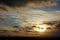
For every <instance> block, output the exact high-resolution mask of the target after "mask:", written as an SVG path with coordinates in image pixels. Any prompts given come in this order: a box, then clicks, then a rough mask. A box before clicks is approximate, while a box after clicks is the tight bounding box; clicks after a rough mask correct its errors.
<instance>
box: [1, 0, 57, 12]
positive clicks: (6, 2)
mask: <svg viewBox="0 0 60 40" xmlns="http://www.w3.org/2000/svg"><path fill="white" fill-rule="evenodd" d="M56 4H57V3H56V0H0V9H2V10H5V11H8V8H7V7H11V8H16V7H18V8H19V7H27V8H28V7H36V8H37V7H43V6H54V5H56Z"/></svg>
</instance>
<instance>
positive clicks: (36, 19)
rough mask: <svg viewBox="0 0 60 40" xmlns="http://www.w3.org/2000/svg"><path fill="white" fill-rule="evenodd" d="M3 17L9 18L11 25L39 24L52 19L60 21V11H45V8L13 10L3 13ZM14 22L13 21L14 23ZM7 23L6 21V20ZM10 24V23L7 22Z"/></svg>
mask: <svg viewBox="0 0 60 40" xmlns="http://www.w3.org/2000/svg"><path fill="white" fill-rule="evenodd" d="M0 15H2V16H1V17H5V18H6V19H9V20H8V23H9V25H10V24H12V25H14V26H15V25H20V26H23V27H24V26H26V25H29V26H31V25H33V24H39V23H42V22H45V21H46V22H50V21H60V18H59V17H60V11H56V10H54V11H43V10H25V11H21V10H20V12H16V11H11V12H7V13H2V14H0ZM12 22H13V23H12ZM5 24H6V22H5ZM7 25H8V24H7Z"/></svg>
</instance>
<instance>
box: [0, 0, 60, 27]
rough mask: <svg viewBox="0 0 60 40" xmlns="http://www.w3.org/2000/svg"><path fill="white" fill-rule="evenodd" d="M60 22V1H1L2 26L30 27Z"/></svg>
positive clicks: (0, 24)
mask: <svg viewBox="0 0 60 40" xmlns="http://www.w3.org/2000/svg"><path fill="white" fill-rule="evenodd" d="M44 21H47V22H48V21H60V0H0V26H1V27H5V26H6V27H12V26H22V27H24V26H26V25H28V26H30V25H32V24H39V23H41V22H44Z"/></svg>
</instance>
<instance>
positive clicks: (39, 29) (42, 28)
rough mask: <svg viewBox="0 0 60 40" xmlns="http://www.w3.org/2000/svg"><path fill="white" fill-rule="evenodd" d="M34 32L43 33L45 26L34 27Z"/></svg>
mask: <svg viewBox="0 0 60 40" xmlns="http://www.w3.org/2000/svg"><path fill="white" fill-rule="evenodd" d="M34 30H35V31H38V32H45V31H46V27H45V25H36V28H34Z"/></svg>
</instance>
